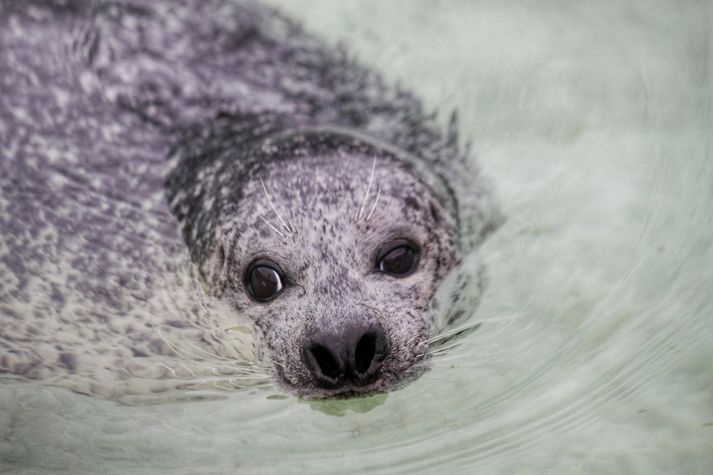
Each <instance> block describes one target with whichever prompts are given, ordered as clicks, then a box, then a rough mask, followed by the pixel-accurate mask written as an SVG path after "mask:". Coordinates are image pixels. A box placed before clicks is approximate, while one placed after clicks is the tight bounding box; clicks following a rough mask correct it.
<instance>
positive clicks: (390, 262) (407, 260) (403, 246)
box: [377, 239, 419, 277]
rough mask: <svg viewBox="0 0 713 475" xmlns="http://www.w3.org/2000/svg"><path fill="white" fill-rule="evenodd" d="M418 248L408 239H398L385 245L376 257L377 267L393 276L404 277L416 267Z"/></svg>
mask: <svg viewBox="0 0 713 475" xmlns="http://www.w3.org/2000/svg"><path fill="white" fill-rule="evenodd" d="M418 256H419V249H418V247H417V246H416V245H415V244H413V243H412V242H410V241H407V240H405V239H399V240H398V241H394V242H392V243H391V244H389V245H388V246H386V247H385V248H384V249H383V250H382V251H381V252H380V253H379V257H378V258H377V267H378V269H379V270H380V271H381V272H383V273H385V274H389V275H393V276H395V277H406V276H408V275H410V274H411V273H412V272H413V270H414V269H415V268H416V264H417V263H418Z"/></svg>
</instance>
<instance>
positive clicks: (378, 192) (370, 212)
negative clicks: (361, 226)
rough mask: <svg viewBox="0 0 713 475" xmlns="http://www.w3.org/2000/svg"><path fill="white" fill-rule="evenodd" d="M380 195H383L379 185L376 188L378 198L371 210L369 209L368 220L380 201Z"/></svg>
mask: <svg viewBox="0 0 713 475" xmlns="http://www.w3.org/2000/svg"><path fill="white" fill-rule="evenodd" d="M380 196H381V186H379V187H378V188H377V189H376V199H375V200H374V204H373V205H372V207H371V211H369V214H368V215H367V216H366V220H367V221H369V220H370V219H371V215H372V214H374V211H375V210H376V205H377V204H378V203H379V197H380Z"/></svg>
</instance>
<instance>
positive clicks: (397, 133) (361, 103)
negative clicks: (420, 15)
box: [0, 1, 501, 397]
mask: <svg viewBox="0 0 713 475" xmlns="http://www.w3.org/2000/svg"><path fill="white" fill-rule="evenodd" d="M0 8H1V10H0V13H2V14H0V18H1V20H0V37H1V39H2V43H1V44H2V47H1V49H0V68H1V69H2V70H3V71H7V73H4V74H3V76H2V78H0V85H1V86H2V89H3V90H4V91H10V92H11V93H10V94H5V95H3V97H2V98H0V131H2V132H3V135H2V137H3V138H2V142H1V143H0V145H2V149H1V151H2V163H1V166H2V171H3V173H2V176H1V177H0V185H2V188H1V189H2V195H0V198H1V200H0V206H1V208H2V210H3V213H2V215H0V224H1V225H2V229H3V234H2V248H1V249H0V285H1V287H0V311H2V313H1V314H0V319H2V324H3V331H2V333H1V334H0V372H2V373H4V374H6V375H7V376H11V377H13V378H14V377H20V378H23V379H35V380H42V381H46V382H51V383H52V384H61V385H64V386H68V387H70V388H72V389H74V390H76V391H80V392H84V393H89V394H99V395H103V396H105V397H123V396H125V395H126V394H143V393H147V392H155V391H161V390H167V389H175V388H186V389H196V388H219V389H230V388H235V387H242V386H244V385H246V384H249V383H246V382H245V381H248V380H250V378H254V376H255V374H254V372H253V371H252V369H250V368H252V367H254V366H255V365H257V366H259V365H260V362H263V363H264V365H265V366H264V367H265V368H266V369H268V370H269V369H270V368H272V370H273V371H274V372H275V373H276V375H277V380H278V382H280V383H281V384H282V385H283V386H284V387H286V388H287V389H288V390H290V391H292V392H295V393H297V394H301V395H304V396H308V397H325V396H331V395H334V394H349V393H352V392H365V391H373V390H384V389H388V388H391V387H393V386H394V385H395V384H397V383H399V382H401V381H404V380H407V379H408V377H409V376H412V375H414V374H418V372H419V371H420V370H421V369H422V368H423V365H422V364H421V362H422V361H423V358H424V356H425V355H426V353H427V349H428V341H429V337H431V336H432V335H433V334H434V333H436V332H438V331H441V330H443V329H444V328H445V327H447V326H449V325H453V324H455V323H457V322H459V321H463V319H465V318H466V317H467V316H468V315H469V313H470V312H471V311H472V309H473V308H474V305H475V304H476V301H477V295H478V292H477V291H476V290H474V289H478V288H482V285H484V284H483V282H482V281H481V280H480V278H481V277H480V275H479V274H478V273H473V272H472V269H470V268H468V269H464V268H462V266H461V264H462V262H463V261H464V258H465V256H468V255H471V253H472V252H473V251H475V250H476V249H477V247H478V245H479V244H480V243H481V242H482V240H483V239H484V238H485V237H486V236H487V235H488V234H489V233H490V232H491V231H493V230H494V229H495V228H496V227H497V225H498V224H499V222H500V220H501V217H500V214H499V213H498V211H497V207H496V206H495V204H494V202H493V198H492V192H491V190H490V186H489V185H488V183H487V182H486V181H485V180H484V179H483V178H482V177H481V176H480V174H479V173H478V171H477V169H476V168H475V166H474V164H473V162H472V160H470V159H469V158H468V153H467V150H464V149H463V147H461V145H462V144H460V143H459V140H458V135H457V121H456V120H455V119H453V120H451V122H450V125H449V127H448V129H447V131H446V133H441V131H440V129H439V127H438V125H437V123H436V119H435V116H434V115H431V114H426V113H424V111H423V108H422V105H421V103H420V101H419V100H418V99H417V98H415V97H414V96H413V95H411V94H409V93H407V92H405V91H402V90H400V89H398V88H393V87H390V86H388V85H386V84H385V83H384V82H383V81H382V79H381V78H380V77H379V76H378V75H377V74H376V73H374V72H373V71H370V70H368V69H366V68H364V67H362V66H360V65H359V64H357V63H355V62H354V61H353V60H351V59H350V58H349V57H348V56H347V55H346V54H345V53H344V51H343V50H341V49H334V48H328V47H325V46H324V45H323V44H322V43H321V42H320V41H319V40H317V39H315V38H313V37H311V36H309V35H307V34H305V33H304V32H303V31H302V29H301V28H300V27H299V26H297V25H296V24H295V23H293V22H292V21H290V20H288V19H285V18H284V17H282V16H280V15H279V14H278V13H276V12H274V11H272V10H270V9H267V8H264V7H261V6H259V5H256V4H252V3H243V2H228V1H211V2H198V3H196V2H96V3H95V2H88V1H87V2H84V1H69V2H26V3H22V4H19V3H16V2H2V3H0ZM48 45H49V46H48ZM47 111H52V113H51V114H48V113H47ZM33 137H34V138H33ZM38 137H39V138H38ZM165 157H170V160H169V161H168V165H167V164H166V162H165ZM166 203H168V206H167V205H166ZM28 216H35V217H37V218H36V219H29V220H28V219H27V217H28ZM176 220H177V221H178V223H179V231H180V234H179V233H177V232H176V228H175V222H176ZM26 236H31V237H32V238H31V239H28V238H27V237H26ZM403 237H407V238H409V239H411V240H413V241H417V243H418V244H419V245H420V246H421V256H420V260H419V262H418V267H417V269H416V271H415V272H414V273H413V275H410V276H408V277H406V278H404V279H393V278H390V277H389V276H385V275H382V274H380V273H379V272H376V271H375V269H374V265H375V257H376V253H377V252H378V250H379V248H380V246H382V245H383V244H384V242H387V241H389V240H393V239H395V238H403ZM182 243H185V244H186V245H187V248H188V252H189V254H190V258H191V260H192V261H193V262H194V263H195V266H196V269H197V270H198V275H199V281H201V282H203V284H204V287H205V290H207V292H203V290H202V289H201V288H200V286H199V285H197V282H196V281H194V280H191V279H185V278H182V276H185V275H186V274H185V273H183V271H181V269H182V268H183V267H185V266H183V264H184V263H185V259H184V258H183V256H185V254H184V252H183V251H182V250H181V249H182V247H183V244H182ZM258 255H260V256H262V257H265V256H266V255H267V257H271V258H273V259H275V260H276V261H280V265H281V266H283V267H284V271H285V277H286V284H287V285H286V287H285V289H284V291H283V292H282V294H281V295H279V296H278V297H277V298H276V299H275V300H274V301H273V302H270V303H257V302H254V301H252V300H251V299H250V298H249V296H248V295H247V292H246V288H245V277H244V276H245V272H246V268H247V267H246V266H248V265H249V261H250V260H251V259H254V258H255V257H256V256H258ZM171 276H175V277H171ZM445 281H448V282H449V284H448V286H447V289H448V293H447V298H446V299H445V300H444V299H443V298H440V299H439V298H438V296H437V292H438V290H439V288H442V287H443V283H444V282H445ZM238 316H242V317H247V318H248V319H249V321H250V323H251V325H252V326H253V328H254V332H253V337H254V342H255V352H256V354H257V360H256V362H252V363H250V364H249V365H247V366H246V365H244V364H243V362H244V361H243V362H241V361H240V360H241V358H243V357H244V356H245V355H243V354H242V353H241V352H240V349H239V348H237V346H236V345H234V344H232V343H231V342H232V340H233V339H234V335H235V334H234V333H231V332H232V331H233V330H234V329H235V328H237V326H236V325H238V322H240V321H241V320H240V318H238ZM355 321H359V322H362V323H363V324H364V325H367V326H368V325H376V324H378V325H379V326H380V328H383V332H384V334H385V335H386V338H387V339H388V353H389V354H388V356H387V357H386V358H385V360H384V362H383V365H382V366H381V367H380V368H379V369H378V372H376V373H375V374H373V375H370V379H369V380H368V381H366V382H364V383H363V384H360V385H359V386H358V387H356V386H353V385H344V386H341V387H339V388H328V387H322V386H319V385H316V384H315V381H314V376H313V375H312V374H311V373H310V371H309V370H308V369H307V368H306V366H305V364H304V361H303V359H302V357H301V356H300V347H301V346H303V345H304V341H305V339H308V338H311V337H312V336H313V335H314V334H315V333H320V332H321V333H324V334H327V335H338V334H339V332H340V331H342V329H343V327H344V326H345V325H347V326H348V325H351V324H352V323H353V322H355ZM362 323H360V324H362ZM236 348H237V349H236ZM248 359H249V358H248ZM251 361H252V360H251ZM246 368H247V369H246ZM243 376H245V377H246V378H243Z"/></svg>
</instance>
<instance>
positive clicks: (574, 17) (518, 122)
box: [0, 0, 713, 474]
mask: <svg viewBox="0 0 713 475" xmlns="http://www.w3.org/2000/svg"><path fill="white" fill-rule="evenodd" d="M275 3H278V2H277V1H275ZM282 8H283V9H284V10H285V11H287V12H288V13H290V14H291V15H293V16H295V17H297V18H300V19H302V20H303V21H304V22H305V24H306V26H307V27H308V28H309V29H310V30H312V31H314V32H316V33H318V34H320V35H322V36H323V37H325V38H326V39H327V40H329V41H337V40H342V41H343V42H344V43H346V44H347V45H349V48H350V49H351V50H352V51H354V52H356V54H357V55H358V57H360V58H361V59H363V60H364V61H365V62H366V63H367V64H369V65H370V66H372V67H374V68H375V69H377V70H379V71H382V72H383V73H384V74H385V75H386V76H387V77H388V78H389V79H392V80H394V81H396V80H398V81H400V82H402V83H403V84H404V85H406V86H407V87H408V88H410V89H413V90H415V91H416V92H417V93H418V94H419V95H420V96H421V97H423V98H424V100H425V102H426V104H427V105H429V106H430V107H432V108H436V107H438V108H439V109H440V110H442V111H443V119H444V122H445V119H446V117H447V112H448V111H449V110H450V109H452V108H457V109H458V111H459V113H460V119H461V129H462V130H463V131H464V132H466V134H467V135H468V136H469V137H470V138H471V140H472V142H473V148H474V152H475V155H477V158H478V160H479V162H480V163H481V165H482V168H483V169H484V170H485V171H486V172H487V174H488V175H489V176H490V177H491V178H492V179H493V181H494V182H495V183H496V184H497V188H498V194H499V197H500V200H501V202H502V204H503V208H504V212H505V214H506V216H507V222H506V223H505V225H504V226H503V227H502V228H501V229H500V230H499V231H498V233H496V234H495V235H494V236H492V237H491V239H490V240H489V241H488V242H487V243H486V245H485V246H484V248H482V249H481V251H480V252H481V255H482V256H483V258H484V259H485V260H486V262H487V265H488V269H489V278H490V284H489V288H488V290H487V292H486V295H485V298H484V300H483V302H482V304H481V306H480V307H479V309H478V311H477V313H476V315H475V317H474V318H477V319H480V320H483V321H484V322H485V323H484V325H482V326H481V327H480V328H479V329H478V330H477V331H476V332H474V333H472V334H470V335H469V336H467V337H466V338H464V339H463V340H461V341H460V345H458V346H456V347H455V348H453V349H451V350H450V351H449V352H447V353H446V354H445V355H444V356H442V357H440V358H438V359H436V360H435V361H434V364H433V369H432V370H431V371H430V372H428V373H426V374H425V375H423V376H422V377H421V378H420V379H418V380H417V381H415V382H413V383H411V384H410V385H408V386H406V387H405V388H403V389H401V390H399V391H396V392H392V393H389V394H385V395H378V396H373V397H371V398H367V399H362V400H355V401H323V402H306V401H300V400H298V399H296V398H293V397H287V396H285V395H284V394H282V393H281V392H280V391H279V390H278V389H275V388H272V387H267V388H255V389H244V390H241V391H236V392H233V393H231V394H230V396H229V397H227V398H226V399H220V400H210V401H206V402H187V403H163V404H157V405H148V406H147V405H138V406H126V405H120V404H117V403H115V402H111V401H106V400H102V399H98V398H92V397H87V396H81V395H77V394H75V393H72V392H69V391H67V390H63V389H55V388H49V387H42V386H39V385H33V384H19V383H13V384H5V385H3V386H0V461H2V464H0V467H3V468H7V469H8V470H10V471H19V472H22V471H25V472H28V473H32V472H34V471H38V472H39V471H43V470H46V469H49V468H53V469H59V470H61V471H64V472H67V473H75V472H81V471H86V472H95V471H97V470H99V469H100V467H101V470H103V471H106V472H109V473H145V472H151V473H161V472H179V473H181V472H190V473H235V472H237V473H285V472H287V471H291V472H309V473H334V472H359V471H367V470H368V471H371V472H374V473H393V472H409V473H411V472H417V473H418V472H420V473H433V472H435V471H438V472H441V471H444V472H450V473H478V472H480V473H646V474H651V473H701V474H705V473H710V472H711V471H713V455H712V454H713V451H712V450H711V449H713V321H712V318H713V316H712V315H713V290H712V289H713V265H712V264H713V160H712V159H713V157H711V150H712V147H711V146H712V140H711V133H710V130H711V129H712V128H711V126H712V125H713V121H712V120H711V119H712V111H713V109H712V105H713V103H712V102H711V93H712V92H713V81H712V80H711V65H713V39H712V38H713V37H711V36H710V30H711V27H712V26H713V12H712V9H711V6H710V5H709V4H707V3H706V2H704V1H697V2H695V1H691V2H679V3H677V4H675V5H674V4H673V3H671V2H663V1H646V2H644V1H640V2H628V3H626V4H625V5H624V4H622V3H621V2H613V1H612V2H588V3H583V2H576V3H572V2H558V1H548V2H538V4H537V5H536V6H535V5H534V4H533V5H530V4H529V3H527V2H485V1H483V2H466V1H449V2H438V1H425V0H418V1H409V2H388V3H387V2H379V1H376V0H374V1H367V2H360V3H359V4H347V3H345V2H339V3H337V2H330V1H328V0H310V1H306V0H304V1H303V0H299V1H292V2H290V3H289V4H286V5H282Z"/></svg>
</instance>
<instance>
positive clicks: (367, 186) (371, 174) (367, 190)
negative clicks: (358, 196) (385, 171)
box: [356, 157, 376, 221]
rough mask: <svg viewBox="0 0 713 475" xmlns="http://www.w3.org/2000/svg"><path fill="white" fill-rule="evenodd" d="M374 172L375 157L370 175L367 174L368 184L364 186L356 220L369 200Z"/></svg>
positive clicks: (359, 217)
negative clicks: (364, 191)
mask: <svg viewBox="0 0 713 475" xmlns="http://www.w3.org/2000/svg"><path fill="white" fill-rule="evenodd" d="M375 171H376V157H374V160H373V161H372V162H371V173H370V174H369V183H368V184H367V185H366V193H364V198H363V199H362V200H361V206H360V207H359V213H357V216H356V220H357V221H359V220H360V219H361V215H362V214H363V213H364V208H365V207H366V201H367V199H368V198H369V193H370V192H371V185H372V183H373V182H374V172H375Z"/></svg>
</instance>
